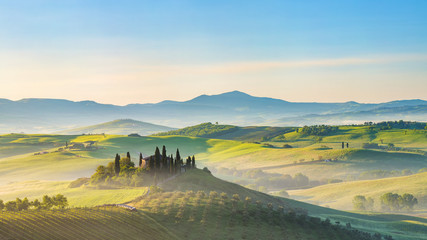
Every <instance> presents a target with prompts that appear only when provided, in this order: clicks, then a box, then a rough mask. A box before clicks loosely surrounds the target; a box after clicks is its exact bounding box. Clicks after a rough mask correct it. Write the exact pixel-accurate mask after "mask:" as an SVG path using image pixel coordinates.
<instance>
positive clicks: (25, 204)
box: [0, 194, 68, 211]
mask: <svg viewBox="0 0 427 240" xmlns="http://www.w3.org/2000/svg"><path fill="white" fill-rule="evenodd" d="M66 206H68V200H67V198H66V197H65V196H64V195H62V194H58V195H56V196H52V197H49V196H48V195H44V196H43V198H42V200H41V201H39V200H38V199H34V200H33V201H29V200H28V198H24V199H20V198H17V199H16V200H15V201H8V202H6V203H4V202H3V200H0V211H1V210H6V211H23V210H28V209H37V210H40V209H51V208H53V207H56V208H65V207H66Z"/></svg>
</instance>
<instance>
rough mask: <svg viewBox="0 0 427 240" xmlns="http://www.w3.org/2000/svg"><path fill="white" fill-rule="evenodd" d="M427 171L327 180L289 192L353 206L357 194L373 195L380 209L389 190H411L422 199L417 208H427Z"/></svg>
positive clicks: (319, 201) (339, 205) (343, 206)
mask: <svg viewBox="0 0 427 240" xmlns="http://www.w3.org/2000/svg"><path fill="white" fill-rule="evenodd" d="M425 186H427V173H419V174H415V175H411V176H405V177H394V178H385V179H377V180H365V181H354V182H343V183H335V184H328V185H324V186H319V187H315V188H311V189H303V190H293V191H289V193H290V194H291V195H292V196H293V197H294V198H296V199H301V200H304V201H308V202H311V203H315V204H319V205H328V206H330V207H332V208H336V209H342V210H352V209H353V204H352V199H353V197H354V196H356V195H364V196H366V197H372V198H374V199H375V201H376V208H377V209H379V207H380V206H379V197H380V196H381V195H382V194H384V193H387V192H393V193H398V194H403V193H410V194H413V195H414V196H415V197H417V199H418V200H419V204H418V208H420V209H426V208H427V188H426V187H425Z"/></svg>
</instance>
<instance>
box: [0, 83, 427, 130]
mask: <svg viewBox="0 0 427 240" xmlns="http://www.w3.org/2000/svg"><path fill="white" fill-rule="evenodd" d="M426 105H427V102H426V101H424V100H401V101H392V102H387V103H378V104H365V103H356V102H345V103H299V102H288V101H284V100H280V99H273V98H265V97H255V96H250V95H248V94H246V93H242V92H239V91H233V92H227V93H223V94H218V95H201V96H198V97H196V98H193V99H191V100H188V101H183V102H177V101H170V100H168V101H163V102H160V103H155V104H151V103H150V104H148V103H147V104H129V105H126V106H116V105H110V104H99V103H96V102H93V101H81V102H73V101H68V100H62V99H34V98H32V99H22V100H18V101H11V100H7V99H0V113H1V114H0V122H1V124H0V133H11V132H14V133H20V132H26V133H52V132H57V131H62V130H69V129H74V128H79V127H84V126H88V125H94V124H98V123H99V122H106V121H111V120H115V119H135V120H144V121H147V122H151V123H156V124H161V125H165V126H173V127H186V126H189V125H195V124H198V123H201V122H220V123H224V124H234V125H239V126H248V125H274V126H295V125H296V126H301V125H303V124H308V125H312V124H314V123H318V122H319V121H320V120H316V118H319V119H321V120H322V121H323V120H325V119H328V118H334V121H335V122H334V123H337V124H338V123H339V124H343V123H358V122H360V121H375V120H377V119H383V118H386V119H387V120H394V119H408V120H416V119H419V118H422V117H424V119H425V117H426V116H427V109H426V108H425V106H426ZM384 109H388V110H387V111H385V110H384ZM309 114H316V115H315V116H313V120H311V116H307V115H309ZM325 114H338V115H325ZM339 114H345V115H348V116H349V117H344V118H342V117H339V116H341V115H339ZM378 115H379V116H378ZM381 115H384V117H381ZM323 123H327V122H323Z"/></svg>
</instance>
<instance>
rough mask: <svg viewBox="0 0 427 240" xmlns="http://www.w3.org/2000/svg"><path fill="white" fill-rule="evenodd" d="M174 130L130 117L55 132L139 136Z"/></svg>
mask: <svg viewBox="0 0 427 240" xmlns="http://www.w3.org/2000/svg"><path fill="white" fill-rule="evenodd" d="M172 130H175V128H170V127H166V126H161V125H155V124H151V123H146V122H141V121H136V120H132V119H119V120H115V121H111V122H106V123H101V124H97V125H92V126H88V127H81V128H74V129H70V130H64V131H59V132H57V133H58V134H66V135H79V134H83V133H84V134H88V133H92V134H100V133H105V134H117V135H129V134H131V133H137V134H139V135H141V136H146V135H152V134H155V133H160V132H168V131H172Z"/></svg>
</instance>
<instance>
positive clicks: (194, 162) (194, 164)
mask: <svg viewBox="0 0 427 240" xmlns="http://www.w3.org/2000/svg"><path fill="white" fill-rule="evenodd" d="M191 168H196V159H195V158H194V155H193V158H191Z"/></svg>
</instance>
